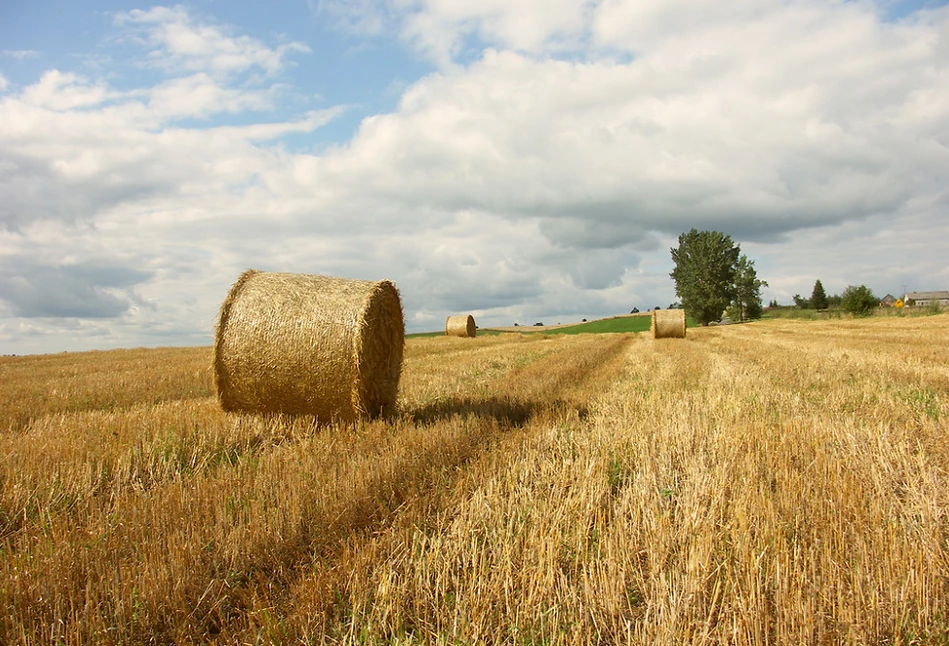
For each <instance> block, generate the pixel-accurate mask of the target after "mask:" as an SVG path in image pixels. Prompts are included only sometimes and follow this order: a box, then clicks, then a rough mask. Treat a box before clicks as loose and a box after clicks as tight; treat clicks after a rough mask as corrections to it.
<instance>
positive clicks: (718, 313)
mask: <svg viewBox="0 0 949 646" xmlns="http://www.w3.org/2000/svg"><path fill="white" fill-rule="evenodd" d="M670 251H671V252H672V261H673V262H674V263H675V269H673V270H672V273H671V274H669V275H670V276H671V277H672V279H673V280H674V281H675V286H676V295H677V296H679V298H681V299H682V307H683V308H684V309H685V310H686V312H688V314H689V316H691V317H692V318H693V319H695V320H696V321H697V322H699V323H700V324H702V325H708V324H709V323H711V322H712V321H718V320H720V319H721V318H722V316H723V314H725V315H728V316H730V317H731V318H732V319H734V320H737V321H745V320H748V319H756V318H761V314H762V310H763V308H762V306H761V288H762V287H767V286H768V283H767V282H766V281H764V280H761V279H759V278H758V275H757V273H756V272H755V263H754V261H753V260H749V259H748V257H747V256H746V255H745V254H743V253H742V252H741V248H740V247H739V246H738V245H737V244H735V243H734V242H733V241H732V239H731V237H730V236H727V235H725V234H724V233H721V232H720V231H698V230H696V229H692V230H691V231H689V232H688V233H683V234H682V235H680V236H679V246H678V247H676V248H674V249H670ZM771 304H772V305H773V306H777V302H775V301H772V303H771ZM794 304H795V305H796V306H798V307H801V308H809V309H817V310H823V309H827V308H830V307H839V308H840V309H842V310H844V311H846V312H849V313H852V314H868V313H869V312H871V311H872V310H873V309H874V308H876V307H877V306H878V305H879V299H877V297H876V296H874V295H873V292H872V291H871V290H870V289H869V288H868V287H867V286H866V285H848V286H847V288H846V289H845V290H844V292H843V294H840V295H839V296H828V295H827V292H826V291H824V286H823V285H822V284H821V282H820V280H817V281H816V282H815V283H814V290H813V292H812V293H811V297H810V299H804V298H802V297H801V295H800V294H795V295H794ZM670 307H673V306H670Z"/></svg>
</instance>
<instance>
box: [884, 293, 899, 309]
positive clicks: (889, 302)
mask: <svg viewBox="0 0 949 646" xmlns="http://www.w3.org/2000/svg"><path fill="white" fill-rule="evenodd" d="M894 305H896V298H895V297H894V296H893V295H892V294H887V295H886V296H884V297H883V298H881V299H880V307H893V306H894Z"/></svg>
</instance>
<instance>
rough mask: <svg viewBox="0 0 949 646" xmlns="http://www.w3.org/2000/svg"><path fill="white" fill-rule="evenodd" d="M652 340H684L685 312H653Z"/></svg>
mask: <svg viewBox="0 0 949 646" xmlns="http://www.w3.org/2000/svg"><path fill="white" fill-rule="evenodd" d="M652 338H654V339H684V338H685V310H653V312H652Z"/></svg>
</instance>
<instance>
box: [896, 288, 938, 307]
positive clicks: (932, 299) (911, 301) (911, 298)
mask: <svg viewBox="0 0 949 646" xmlns="http://www.w3.org/2000/svg"><path fill="white" fill-rule="evenodd" d="M903 302H904V303H906V304H907V305H913V306H915V307H926V306H928V305H934V304H935V305H940V306H943V307H949V292H947V291H942V292H906V295H905V296H903Z"/></svg>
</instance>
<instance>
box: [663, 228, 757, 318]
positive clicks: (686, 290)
mask: <svg viewBox="0 0 949 646" xmlns="http://www.w3.org/2000/svg"><path fill="white" fill-rule="evenodd" d="M670 251H671V252H672V260H673V262H675V269H673V270H672V273H671V274H669V275H670V276H671V277H672V279H673V280H674V281H675V285H676V295H677V296H678V297H679V298H680V299H681V302H682V307H683V308H684V309H685V310H686V312H687V313H688V314H689V316H691V317H692V318H693V319H695V320H696V321H698V322H699V323H700V324H702V325H708V324H709V323H710V322H712V321H718V320H719V319H721V317H722V312H724V311H725V308H726V307H728V304H729V303H730V302H731V300H732V298H733V297H734V294H735V269H736V267H737V263H738V256H739V254H740V253H741V250H740V249H739V248H738V245H736V244H735V243H734V242H732V239H731V237H730V236H727V235H725V234H724V233H721V232H719V231H697V230H696V229H692V230H691V231H689V232H688V233H683V234H682V235H680V236H679V246H678V247H677V248H674V249H671V250H670Z"/></svg>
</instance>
